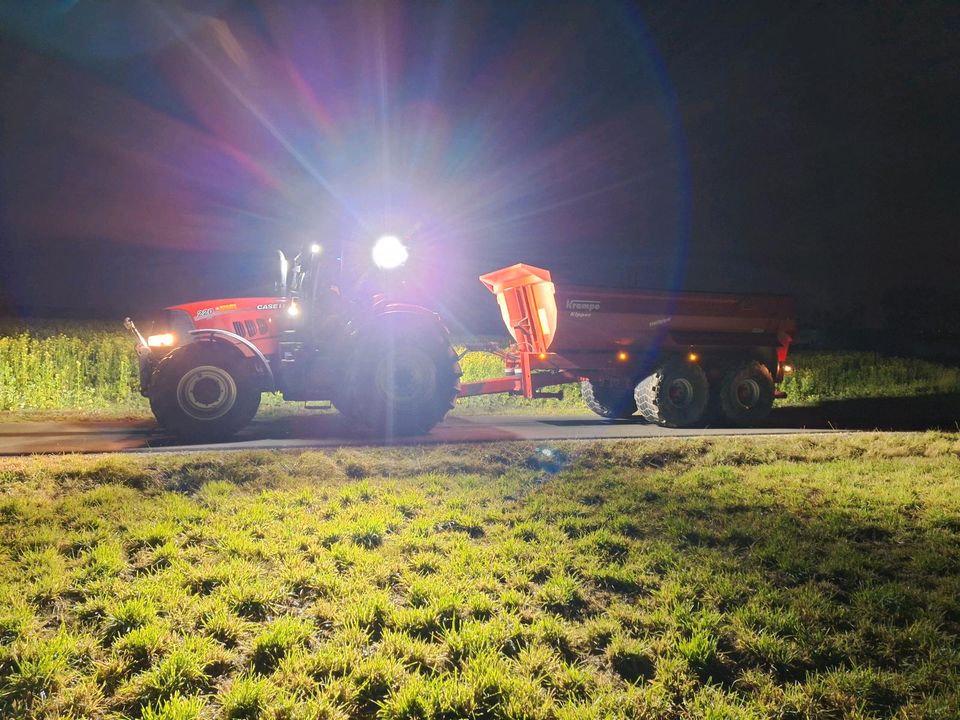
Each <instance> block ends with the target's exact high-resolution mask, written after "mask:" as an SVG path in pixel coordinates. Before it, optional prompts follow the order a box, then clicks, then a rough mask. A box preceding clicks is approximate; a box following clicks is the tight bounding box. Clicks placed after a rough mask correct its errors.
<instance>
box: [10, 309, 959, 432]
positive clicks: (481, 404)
mask: <svg viewBox="0 0 960 720" xmlns="http://www.w3.org/2000/svg"><path fill="white" fill-rule="evenodd" d="M791 362H792V363H793V365H794V366H795V367H796V372H795V373H794V374H792V375H789V376H787V378H786V379H785V381H784V383H783V385H782V388H783V389H784V390H785V391H786V392H787V394H788V399H787V400H786V401H780V402H781V404H787V405H796V404H801V405H802V404H815V403H817V402H821V401H824V400H835V399H850V398H870V397H914V396H919V395H932V394H938V393H960V368H954V367H946V366H943V365H940V364H937V363H933V362H926V361H922V360H915V359H904V358H887V357H883V356H880V355H877V354H874V353H797V354H796V355H794V356H793V357H791ZM461 366H462V368H463V372H464V374H463V380H464V381H465V382H469V381H474V380H482V379H485V378H491V377H499V376H501V375H502V374H503V365H502V363H501V361H500V360H499V358H497V357H496V356H493V355H490V354H486V353H469V354H467V355H466V356H465V357H464V358H463V360H462V361H461ZM138 372H139V371H138V366H137V357H136V353H135V352H134V347H133V342H132V340H131V337H130V335H129V333H127V332H126V331H124V330H122V329H120V328H117V327H115V326H114V325H112V324H107V323H76V322H74V323H71V322H63V323H41V324H39V325H31V326H29V327H28V326H26V325H23V324H12V323H7V324H3V325H0V413H5V414H6V416H7V417H8V418H13V417H14V416H17V417H32V416H35V417H38V418H43V417H56V416H58V415H59V416H66V417H77V416H86V417H116V416H124V417H135V418H147V417H149V416H150V410H149V406H148V404H147V401H146V400H145V399H144V398H143V397H141V396H140V391H139V375H138ZM558 389H561V387H553V388H546V390H548V391H555V390H558ZM562 389H563V391H564V398H563V399H562V400H558V399H546V400H526V399H524V398H518V397H512V396H509V395H502V394H501V395H486V396H477V397H471V398H464V399H462V400H460V401H459V402H458V403H457V409H456V410H455V412H461V413H483V412H491V413H506V412H535V413H545V414H553V413H578V412H585V411H586V408H585V406H584V405H583V403H582V401H581V398H580V387H579V385H577V384H567V385H564V386H562ZM302 411H303V410H302V404H299V403H285V402H284V401H283V399H282V398H280V397H279V395H276V394H265V395H264V396H263V399H262V403H261V413H262V414H266V415H272V414H287V413H297V412H302Z"/></svg>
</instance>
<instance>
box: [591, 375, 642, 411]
mask: <svg viewBox="0 0 960 720" xmlns="http://www.w3.org/2000/svg"><path fill="white" fill-rule="evenodd" d="M580 396H581V397H582V398H583V402H584V403H586V406H587V407H588V408H590V409H591V410H592V411H593V412H595V413H596V414H597V415H599V416H600V417H605V418H610V419H611V420H616V419H625V418H629V417H632V416H633V414H634V413H635V412H637V403H636V400H634V398H633V392H632V391H631V390H630V389H629V388H625V387H622V386H619V385H616V384H614V383H610V382H604V381H603V380H581V381H580Z"/></svg>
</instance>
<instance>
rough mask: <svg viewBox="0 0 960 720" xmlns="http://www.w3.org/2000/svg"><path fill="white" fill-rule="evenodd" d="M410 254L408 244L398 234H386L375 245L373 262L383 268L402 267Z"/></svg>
mask: <svg viewBox="0 0 960 720" xmlns="http://www.w3.org/2000/svg"><path fill="white" fill-rule="evenodd" d="M408 256H409V254H408V253H407V248H406V246H404V244H403V243H402V242H400V238H398V237H397V236H396V235H384V236H383V237H382V238H380V239H379V240H377V242H376V243H375V244H374V246H373V262H375V263H376V265H377V267H378V268H382V269H383V270H392V269H393V268H398V267H400V266H401V265H403V264H404V263H405V262H406V261H407V257H408Z"/></svg>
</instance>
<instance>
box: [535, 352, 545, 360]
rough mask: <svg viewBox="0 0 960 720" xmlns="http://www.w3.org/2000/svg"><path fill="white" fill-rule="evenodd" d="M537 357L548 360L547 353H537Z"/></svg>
mask: <svg viewBox="0 0 960 720" xmlns="http://www.w3.org/2000/svg"><path fill="white" fill-rule="evenodd" d="M537 357H538V358H540V359H541V360H546V359H547V354H546V353H540V354H539V355H537Z"/></svg>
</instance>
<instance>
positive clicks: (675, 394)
mask: <svg viewBox="0 0 960 720" xmlns="http://www.w3.org/2000/svg"><path fill="white" fill-rule="evenodd" d="M633 397H634V399H635V400H636V402H637V409H638V410H639V411H640V414H641V415H642V416H643V417H644V418H645V419H646V420H647V422H651V423H656V424H657V425H663V426H664V427H673V428H680V427H690V426H691V425H696V424H697V423H699V422H700V421H701V420H702V419H703V416H704V413H705V412H706V409H707V401H708V400H709V399H710V385H709V383H708V382H707V376H706V375H705V374H704V372H703V368H701V367H700V366H699V365H697V364H696V363H691V362H681V361H679V360H677V361H671V362H667V363H664V364H663V365H661V366H660V367H658V368H657V369H656V370H655V371H654V372H652V373H651V374H650V375H648V376H647V377H645V378H644V379H643V380H641V381H640V382H639V383H638V384H637V387H636V388H635V389H634V393H633Z"/></svg>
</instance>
